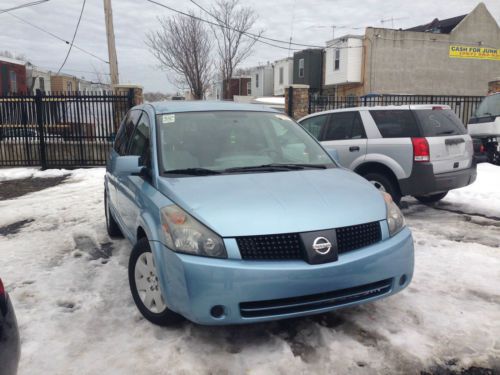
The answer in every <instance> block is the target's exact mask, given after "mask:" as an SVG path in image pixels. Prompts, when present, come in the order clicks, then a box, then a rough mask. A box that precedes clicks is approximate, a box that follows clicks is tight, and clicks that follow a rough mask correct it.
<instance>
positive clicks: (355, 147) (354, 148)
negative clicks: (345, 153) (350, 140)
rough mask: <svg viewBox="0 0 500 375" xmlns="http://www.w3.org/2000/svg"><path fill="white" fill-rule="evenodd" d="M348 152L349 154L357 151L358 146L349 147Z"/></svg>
mask: <svg viewBox="0 0 500 375" xmlns="http://www.w3.org/2000/svg"><path fill="white" fill-rule="evenodd" d="M349 151H351V152H354V151H359V146H351V147H349Z"/></svg>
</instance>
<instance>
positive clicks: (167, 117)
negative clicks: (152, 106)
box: [161, 115, 175, 124]
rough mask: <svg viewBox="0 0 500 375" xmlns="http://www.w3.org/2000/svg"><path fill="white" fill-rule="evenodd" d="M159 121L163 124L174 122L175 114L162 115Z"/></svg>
mask: <svg viewBox="0 0 500 375" xmlns="http://www.w3.org/2000/svg"><path fill="white" fill-rule="evenodd" d="M161 122H162V123H163V124H170V123H172V122H175V115H163V116H162V118H161Z"/></svg>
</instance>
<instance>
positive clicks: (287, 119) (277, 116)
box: [274, 114, 292, 121]
mask: <svg viewBox="0 0 500 375" xmlns="http://www.w3.org/2000/svg"><path fill="white" fill-rule="evenodd" d="M274 117H276V118H279V119H280V120H286V121H292V120H291V119H290V117H288V116H285V115H282V114H277V115H274Z"/></svg>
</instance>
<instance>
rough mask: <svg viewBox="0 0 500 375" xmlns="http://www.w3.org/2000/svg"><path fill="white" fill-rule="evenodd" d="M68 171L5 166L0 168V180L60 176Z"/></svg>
mask: <svg viewBox="0 0 500 375" xmlns="http://www.w3.org/2000/svg"><path fill="white" fill-rule="evenodd" d="M69 173H70V172H69V171H67V170H65V169H48V170H45V171H41V170H40V169H38V168H6V169H0V182H1V181H8V180H17V179H21V178H43V177H62V176H64V175H66V174H69Z"/></svg>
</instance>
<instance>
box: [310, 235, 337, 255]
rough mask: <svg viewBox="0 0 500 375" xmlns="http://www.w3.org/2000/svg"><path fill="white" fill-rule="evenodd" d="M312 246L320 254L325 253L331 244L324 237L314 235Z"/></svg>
mask: <svg viewBox="0 0 500 375" xmlns="http://www.w3.org/2000/svg"><path fill="white" fill-rule="evenodd" d="M312 248H313V250H314V251H316V252H317V253H318V254H320V255H326V254H328V253H329V252H330V249H331V248H332V244H331V242H330V241H328V240H327V239H326V238H325V237H316V239H315V240H314V242H313V245H312Z"/></svg>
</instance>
